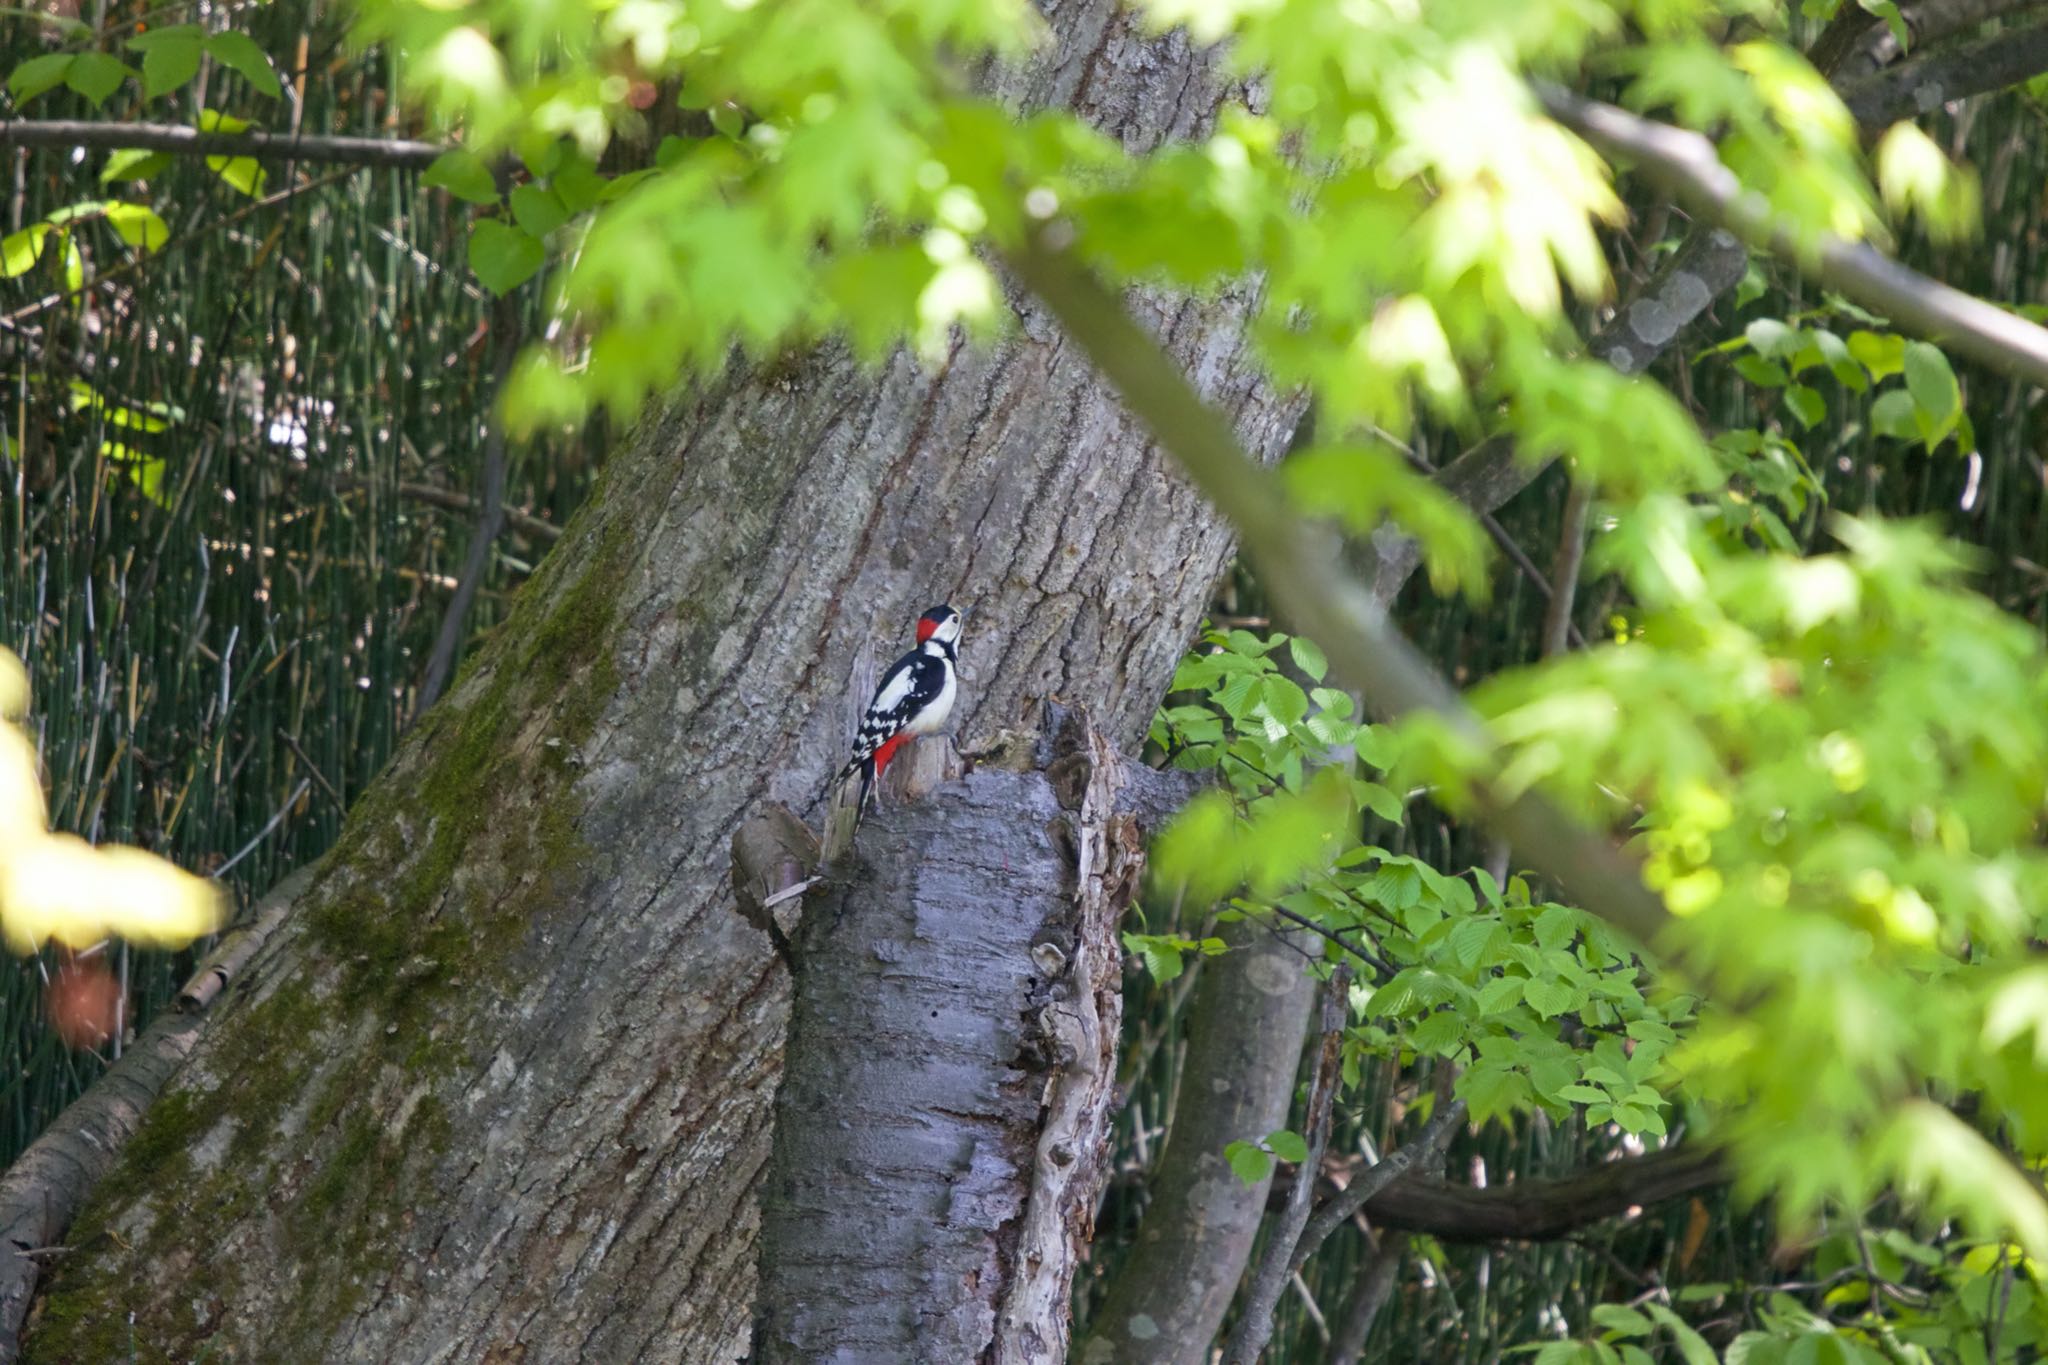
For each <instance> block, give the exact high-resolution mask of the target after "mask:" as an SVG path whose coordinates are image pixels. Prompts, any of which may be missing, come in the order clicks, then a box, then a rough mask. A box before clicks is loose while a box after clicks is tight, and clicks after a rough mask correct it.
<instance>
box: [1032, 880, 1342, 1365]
mask: <svg viewBox="0 0 2048 1365" xmlns="http://www.w3.org/2000/svg"><path fill="white" fill-rule="evenodd" d="M1218 933H1219V935H1220V936H1221V937H1222V938H1223V940H1224V941H1225V942H1226V943H1227V944H1229V945H1230V951H1229V952H1226V953H1223V954H1222V955H1220V956H1218V957H1214V958H1211V959H1210V960H1208V961H1207V962H1204V963H1203V964H1202V975H1201V979H1200V980H1198V981H1197V982H1196V983H1195V994H1194V998H1193V1000H1192V1002H1191V1003H1190V1004H1189V1007H1188V1041H1187V1060H1186V1062H1185V1063H1184V1064H1183V1066H1182V1070H1181V1075H1180V1084H1179V1090H1180V1102H1179V1104H1178V1106H1177V1107H1176V1108H1175V1110H1174V1114H1173V1127H1172V1131H1171V1132H1170V1134H1169V1135H1168V1137H1167V1139H1166V1148H1165V1150H1164V1151H1163V1152H1161V1153H1160V1157H1159V1164H1158V1165H1157V1167H1155V1168H1154V1169H1153V1171H1152V1172H1151V1176H1150V1180H1149V1188H1150V1189H1151V1191H1152V1200H1151V1203H1150V1204H1149V1205H1148V1206H1147V1207H1146V1209H1145V1215H1144V1219H1143V1221H1142V1222H1141V1223H1140V1225H1139V1229H1138V1239H1137V1242H1136V1244H1135V1245H1134V1246H1133V1247H1132V1249H1131V1255H1130V1259H1129V1260H1127V1261H1126V1262H1125V1263H1124V1264H1123V1266H1122V1267H1121V1268H1120V1269H1119V1270H1118V1271H1117V1274H1116V1276H1115V1278H1114V1279H1113V1280H1111V1281H1110V1286H1109V1292H1108V1294H1107V1296H1106V1297H1105V1298H1104V1299H1103V1301H1102V1304H1101V1306H1100V1307H1099V1308H1097V1309H1096V1310H1095V1314H1094V1316H1093V1318H1091V1319H1090V1321H1089V1323H1088V1330H1087V1333H1086V1335H1085V1336H1083V1337H1082V1338H1081V1339H1079V1340H1077V1341H1075V1342H1074V1346H1073V1351H1072V1353H1071V1355H1070V1356H1069V1359H1071V1360H1073V1361H1075V1362H1077V1363H1078V1365H1179V1362H1182V1361H1186V1360H1189V1359H1195V1358H1204V1359H1206V1357H1207V1353H1208V1350H1209V1348H1210V1345H1211V1343H1213V1342H1214V1341H1215V1339H1216V1330H1217V1328H1218V1327H1220V1326H1221V1325H1222V1323H1223V1317H1224V1314H1225V1313H1226V1312H1228V1311H1229V1308H1230V1300H1231V1297H1232V1294H1233V1293H1234V1291H1235V1290H1236V1288H1237V1281H1238V1277H1239V1276H1240V1275H1241V1274H1242V1273H1243V1270H1244V1265H1245V1261H1246V1259H1247V1258H1248V1257H1249V1256H1250V1255H1251V1251H1252V1244H1253V1242H1254V1241H1255V1240H1256V1238H1257V1237H1258V1232H1259V1223H1260V1221H1261V1220H1262V1219H1263V1218H1264V1217H1265V1213H1266V1195H1267V1190H1268V1188H1269V1186H1270V1183H1271V1182H1270V1178H1269V1179H1267V1180H1261V1181H1259V1182H1258V1183H1256V1184H1254V1185H1249V1186H1247V1185H1246V1184H1245V1183H1244V1182H1243V1181H1241V1180H1239V1179H1238V1178H1237V1174H1236V1172H1234V1171H1232V1170H1231V1168H1230V1164H1229V1163H1228V1162H1227V1161H1226V1160H1225V1159H1224V1156H1223V1149H1224V1147H1225V1146H1226V1145H1227V1144H1229V1143H1231V1142H1236V1141H1239V1140H1241V1139H1245V1138H1259V1137H1263V1136H1264V1135H1265V1134H1267V1133H1269V1132H1271V1131H1272V1130H1273V1129H1275V1128H1278V1127H1281V1126H1282V1125H1283V1124H1285V1123H1286V1122H1287V1108H1288V1104H1289V1101H1290V1100H1291V1098H1292V1096H1293V1094H1294V1073H1295V1067H1296V1064H1297V1063H1298V1061H1299V1059H1300V1056H1301V1051H1302V1047H1301V1040H1302V1034H1303V1033H1304V1032H1305V1031H1306V1025H1307V1021H1308V1014H1309V1005H1310V1003H1311V1001H1312V1000H1313V998H1314V995H1315V984H1316V983H1315V978H1313V977H1312V976H1310V975H1309V974H1308V972H1307V971H1306V970H1305V969H1304V967H1303V958H1304V956H1305V955H1306V954H1305V950H1304V947H1303V945H1302V944H1301V943H1299V942H1296V941H1294V940H1295V939H1297V938H1299V935H1296V934H1293V933H1286V934H1276V933H1273V932H1271V931H1270V930H1269V929H1268V928H1266V927H1265V926H1263V925H1259V924H1256V923H1254V922H1252V921H1249V920H1239V921H1237V922H1235V923H1232V924H1226V925H1223V926H1221V927H1220V929H1219V930H1218ZM1197 1253H1198V1254H1197Z"/></svg>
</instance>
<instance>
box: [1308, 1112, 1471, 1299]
mask: <svg viewBox="0 0 2048 1365" xmlns="http://www.w3.org/2000/svg"><path fill="white" fill-rule="evenodd" d="M1464 1121H1465V1101H1463V1100H1452V1101H1450V1102H1449V1103H1448V1104H1443V1103H1440V1104H1439V1106H1438V1108H1437V1112H1436V1114H1435V1116H1434V1117H1432V1118H1431V1119H1430V1121H1429V1122H1428V1123H1426V1124H1424V1125H1423V1126H1422V1131H1421V1132H1420V1133H1417V1134H1416V1135H1415V1137H1414V1138H1413V1139H1412V1140H1410V1141H1408V1142H1405V1143H1403V1144H1401V1146H1399V1147H1397V1148H1395V1149H1394V1150H1393V1151H1391V1152H1388V1153H1387V1154H1386V1155H1385V1156H1382V1157H1381V1158H1380V1159H1379V1160H1378V1161H1376V1162H1374V1163H1373V1164H1372V1165H1370V1166H1368V1167H1366V1168H1365V1170H1363V1171H1361V1172H1360V1173H1359V1176H1358V1179H1356V1180H1354V1181H1352V1182H1351V1183H1350V1184H1349V1185H1347V1186H1345V1187H1344V1188H1343V1189H1342V1190H1339V1191H1338V1192H1337V1193H1336V1194H1333V1195H1331V1196H1330V1197H1329V1198H1328V1199H1325V1200H1324V1201H1323V1206H1322V1207H1321V1208H1319V1209H1317V1210H1316V1212H1315V1217H1313V1218H1311V1219H1309V1220H1308V1226H1307V1227H1305V1228H1303V1229H1302V1232H1301V1239H1300V1241H1298V1242H1297V1243H1296V1244H1295V1247H1294V1256H1293V1268H1294V1269H1296V1270H1299V1269H1300V1268H1301V1267H1302V1266H1303V1265H1304V1264H1305V1263H1306V1262H1307V1261H1308V1258H1309V1257H1311V1256H1313V1255H1315V1254H1316V1249H1317V1248H1318V1247H1320V1246H1322V1244H1323V1242H1324V1240H1325V1239H1326V1238H1328V1237H1329V1235H1330V1234H1331V1233H1333V1232H1335V1231H1336V1230H1337V1229H1338V1228H1340V1227H1342V1226H1343V1225H1344V1224H1345V1223H1347V1222H1349V1221H1350V1220H1351V1215H1352V1214H1354V1213H1357V1212H1358V1211H1359V1210H1360V1209H1362V1208H1364V1207H1365V1206H1366V1203H1367V1201H1369V1200H1370V1199H1371V1198H1372V1197H1373V1196H1374V1195H1376V1194H1378V1193H1379V1192H1380V1191H1381V1190H1384V1189H1386V1188H1387V1187H1388V1186H1389V1185H1391V1184H1393V1183H1394V1182H1395V1181H1397V1180H1399V1179H1400V1178H1401V1177H1402V1176H1404V1175H1406V1174H1407V1173H1408V1171H1409V1170H1410V1169H1411V1168H1413V1167H1428V1166H1429V1165H1431V1164H1432V1163H1434V1162H1435V1161H1436V1160H1437V1158H1438V1157H1440V1156H1442V1155H1443V1150H1444V1148H1445V1147H1448V1146H1449V1145H1450V1142H1451V1136H1452V1134H1454V1133H1455V1132H1457V1130H1458V1125H1460V1124H1461V1123H1463V1122H1464Z"/></svg>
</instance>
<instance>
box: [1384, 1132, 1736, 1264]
mask: <svg viewBox="0 0 2048 1365" xmlns="http://www.w3.org/2000/svg"><path fill="white" fill-rule="evenodd" d="M1354 1178H1355V1177H1354ZM1727 1179H1728V1162H1727V1159H1726V1157H1725V1156H1724V1155H1723V1154H1722V1152H1721V1150H1720V1149H1719V1148H1717V1147H1707V1146H1702V1145H1697V1144H1694V1143H1690V1142H1689V1143H1687V1144H1686V1145H1684V1146H1682V1147H1667V1148H1665V1149H1663V1150H1662V1151H1657V1152H1651V1153H1649V1154H1647V1155H1645V1156H1638V1157H1624V1158H1622V1159H1620V1160H1616V1161H1603V1162H1600V1163H1598V1164H1596V1165H1593V1166H1589V1167H1587V1168H1586V1169H1585V1170H1583V1171H1577V1172H1574V1173H1573V1174H1571V1175H1568V1176H1560V1177H1557V1178H1555V1179H1542V1180H1519V1181H1515V1182H1513V1183H1511V1184H1506V1185H1493V1186H1489V1187H1487V1188H1485V1189H1479V1188H1476V1187H1474V1186H1471V1185H1456V1184H1452V1183H1451V1182H1450V1181H1447V1180H1426V1179H1418V1178H1415V1177H1413V1176H1411V1177H1409V1178H1408V1179H1406V1180H1396V1181H1394V1182H1393V1183H1392V1184H1390V1185H1388V1186H1387V1187H1386V1188H1385V1189H1383V1190H1381V1191H1380V1192H1379V1193H1378V1194H1375V1195H1374V1196H1373V1197H1372V1198H1371V1199H1368V1200H1367V1201H1366V1203H1365V1210H1364V1212H1365V1216H1366V1217H1367V1218H1369V1219H1371V1220H1372V1225H1373V1226H1374V1227H1375V1228H1399V1229H1401V1230H1403V1231H1406V1232H1421V1233H1427V1234H1428V1235H1429V1236H1431V1237H1436V1238H1440V1239H1442V1240H1444V1241H1451V1242H1519V1241H1527V1242H1541V1241H1547V1240H1550V1239H1552V1238H1556V1237H1562V1236H1564V1235H1566V1234H1567V1233H1571V1232H1576V1231H1578V1230H1579V1229H1581V1228H1584V1227H1588V1226H1591V1225H1592V1224H1594V1223H1598V1222H1600V1221H1602V1220H1604V1219H1608V1218H1613V1217H1616V1216H1618V1215H1620V1214H1624V1213H1626V1212H1628V1211H1629V1210H1630V1209H1631V1208H1637V1207H1643V1208H1647V1207H1649V1206H1650V1205H1653V1204H1661V1203H1664V1202H1665V1201H1667V1200H1671V1199H1678V1198H1682V1197H1683V1196H1685V1195H1688V1194H1692V1193H1695V1192H1696V1191H1699V1190H1704V1189H1711V1188H1712V1187H1714V1186H1716V1185H1720V1184H1723V1183H1725V1182H1726V1181H1727Z"/></svg>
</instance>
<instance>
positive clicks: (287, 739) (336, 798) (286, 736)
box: [277, 725, 348, 811]
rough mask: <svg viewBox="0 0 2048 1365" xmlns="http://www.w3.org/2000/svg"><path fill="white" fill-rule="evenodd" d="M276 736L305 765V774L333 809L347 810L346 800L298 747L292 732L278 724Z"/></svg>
mask: <svg viewBox="0 0 2048 1365" xmlns="http://www.w3.org/2000/svg"><path fill="white" fill-rule="evenodd" d="M277 737H278V738H279V739H281V740H283V741H284V746H285V748H287V749H290V750H291V751H292V756H293V757H294V758H296V759H298V760H299V762H301V763H303V764H305V765H306V774H307V775H308V776H309V777H311V778H312V779H313V781H314V782H316V783H318V784H319V787H320V790H321V791H323V792H325V793H326V794H327V799H328V800H330V801H332V802H333V803H334V809H335V810H336V811H346V810H348V802H346V801H344V800H342V799H341V793H340V792H338V791H336V790H335V789H334V784H333V783H332V782H329V781H328V780H327V775H326V774H325V773H323V772H321V771H320V765H319V764H317V763H315V762H314V761H313V760H312V758H310V757H309V756H308V755H307V753H306V751H305V750H304V749H302V748H300V747H299V741H298V739H297V738H296V737H295V736H294V735H293V734H292V732H291V731H289V730H287V729H285V728H284V727H283V726H282V725H280V726H278V727H277Z"/></svg>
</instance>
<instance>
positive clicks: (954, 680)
mask: <svg viewBox="0 0 2048 1365" xmlns="http://www.w3.org/2000/svg"><path fill="white" fill-rule="evenodd" d="M925 657H927V658H929V659H930V660H931V661H932V663H933V664H936V665H937V666H938V667H940V668H942V669H944V670H945V680H944V681H943V682H941V683H940V684H939V695H938V696H936V697H934V698H932V702H931V705H929V706H927V707H925V708H924V709H923V710H922V711H919V712H918V713H917V714H916V715H914V716H912V717H911V718H910V723H909V724H907V725H905V726H904V727H903V728H904V729H905V730H907V731H908V732H910V733H911V734H913V735H929V734H931V733H933V732H934V731H936V730H937V729H938V728H939V727H940V726H942V725H944V724H945V723H946V717H948V716H950V715H952V714H953V698H954V697H955V696H957V695H958V694H959V692H960V679H959V675H958V674H956V673H955V672H954V671H953V661H952V660H951V659H949V658H947V657H946V656H945V654H944V653H943V652H941V651H939V650H936V649H933V648H931V647H930V646H926V648H925Z"/></svg>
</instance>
